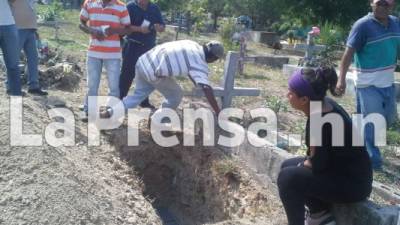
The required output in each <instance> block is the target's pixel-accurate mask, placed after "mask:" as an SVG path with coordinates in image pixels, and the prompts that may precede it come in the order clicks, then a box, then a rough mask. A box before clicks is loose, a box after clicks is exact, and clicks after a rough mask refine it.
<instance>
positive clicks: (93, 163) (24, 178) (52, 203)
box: [0, 85, 161, 225]
mask: <svg viewBox="0 0 400 225" xmlns="http://www.w3.org/2000/svg"><path fill="white" fill-rule="evenodd" d="M0 89H4V86H2V85H0ZM0 98H2V99H3V100H2V101H0V124H1V129H0V162H1V163H0V193H1V195H0V212H1V213H0V224H7V225H13V224H18V225H20V224H40V225H43V224H49V225H56V224H161V221H160V219H159V217H158V215H157V214H156V212H155V210H154V209H153V207H152V205H151V203H150V202H149V201H148V200H147V199H145V198H144V197H143V195H142V187H141V182H140V180H139V179H138V178H137V176H136V175H135V174H134V173H132V170H131V169H130V168H129V167H127V166H126V165H125V164H124V163H123V162H121V160H119V158H118V157H116V155H115V152H114V151H112V148H111V147H109V146H107V145H105V146H101V147H93V148H88V147H87V146H86V145H85V144H84V142H81V143H80V144H77V145H75V146H71V147H58V148H54V147H51V146H49V145H48V144H46V143H44V144H43V145H42V146H37V147H22V146H20V147H11V146H10V145H9V143H10V141H9V137H10V131H9V124H10V115H9V114H10V111H9V101H8V100H7V97H6V96H4V95H3V94H2V92H0ZM43 102H45V101H43ZM23 107H24V108H23V109H24V115H23V118H22V119H23V127H24V129H23V132H24V134H39V135H42V134H43V133H44V132H43V131H44V128H45V126H46V125H48V124H49V123H50V122H51V121H50V120H49V118H48V116H47V113H46V111H45V110H46V106H45V105H44V104H43V103H42V102H41V101H34V100H32V99H31V98H24V106H23ZM43 137H44V135H43ZM76 138H77V142H79V141H84V140H86V138H85V136H84V135H83V134H82V133H80V132H79V129H77V134H76Z"/></svg>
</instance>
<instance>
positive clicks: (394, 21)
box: [347, 13, 400, 88]
mask: <svg viewBox="0 0 400 225" xmlns="http://www.w3.org/2000/svg"><path fill="white" fill-rule="evenodd" d="M399 25H400V21H399V19H398V18H396V17H394V16H389V18H388V26H387V27H385V26H384V25H383V24H381V23H380V22H379V21H378V20H376V19H375V17H374V16H373V14H372V13H370V14H368V15H366V16H364V17H363V18H361V19H359V20H358V21H357V22H356V23H355V24H354V25H353V27H352V29H351V31H350V34H349V38H348V39H347V46H348V47H351V48H354V49H355V51H356V52H355V54H354V65H353V67H355V70H356V73H357V77H356V80H355V82H356V86H357V87H360V88H361V87H367V86H371V85H374V86H376V87H379V88H385V87H390V86H392V85H393V82H394V70H395V68H396V62H397V55H398V54H399V49H400V26H399Z"/></svg>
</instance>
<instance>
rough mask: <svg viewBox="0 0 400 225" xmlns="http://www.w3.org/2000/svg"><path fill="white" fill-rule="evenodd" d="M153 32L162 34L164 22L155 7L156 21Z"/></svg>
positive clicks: (159, 11)
mask: <svg viewBox="0 0 400 225" xmlns="http://www.w3.org/2000/svg"><path fill="white" fill-rule="evenodd" d="M154 30H155V31H156V32H159V33H161V32H164V31H165V22H164V18H163V16H162V14H161V10H160V9H159V8H158V6H157V21H156V22H155V23H154Z"/></svg>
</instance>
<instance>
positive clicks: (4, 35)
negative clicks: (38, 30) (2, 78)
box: [0, 25, 22, 95]
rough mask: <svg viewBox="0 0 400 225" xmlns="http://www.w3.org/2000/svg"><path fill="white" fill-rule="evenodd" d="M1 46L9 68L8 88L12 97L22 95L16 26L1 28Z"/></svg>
mask: <svg viewBox="0 0 400 225" xmlns="http://www.w3.org/2000/svg"><path fill="white" fill-rule="evenodd" d="M0 44H1V49H2V51H3V57H4V62H5V64H6V68H7V81H8V84H7V86H8V87H9V90H10V94H11V95H21V94H22V92H21V71H20V70H19V66H18V65H19V52H18V49H19V48H18V31H17V27H16V26H15V25H7V26H0Z"/></svg>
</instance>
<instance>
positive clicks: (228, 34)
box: [219, 18, 239, 51]
mask: <svg viewBox="0 0 400 225" xmlns="http://www.w3.org/2000/svg"><path fill="white" fill-rule="evenodd" d="M235 32H236V23H235V19H234V18H228V19H226V20H224V22H223V24H222V25H221V28H220V30H219V35H220V37H221V40H222V43H223V44H224V47H225V49H226V50H227V51H230V50H238V48H239V46H238V45H237V44H236V43H235V42H233V40H232V36H233V34H234V33H235Z"/></svg>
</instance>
